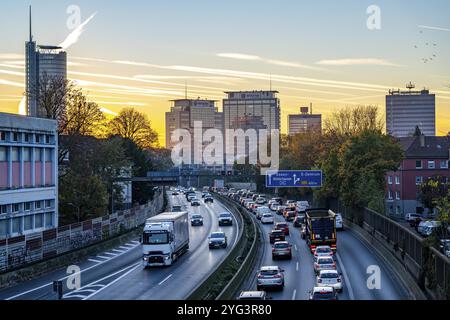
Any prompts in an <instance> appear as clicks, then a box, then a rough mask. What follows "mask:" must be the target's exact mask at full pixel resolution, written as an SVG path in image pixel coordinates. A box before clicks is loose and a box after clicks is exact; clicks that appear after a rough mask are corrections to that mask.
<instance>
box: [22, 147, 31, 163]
mask: <svg viewBox="0 0 450 320" xmlns="http://www.w3.org/2000/svg"><path fill="white" fill-rule="evenodd" d="M23 161H25V162H30V161H31V148H23Z"/></svg>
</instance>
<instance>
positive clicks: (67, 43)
mask: <svg viewBox="0 0 450 320" xmlns="http://www.w3.org/2000/svg"><path fill="white" fill-rule="evenodd" d="M96 14H97V12H96V13H94V14H93V15H91V16H90V17H89V18H87V19H86V21H84V22H83V23H82V24H80V25H79V26H78V27H76V28H75V29H74V30H73V31H72V32H71V33H70V34H69V35H68V36H67V38H66V39H65V40H64V41H63V42H62V43H61V44H59V46H60V47H62V48H63V49H64V50H67V49H68V48H69V47H71V46H73V45H74V44H75V43H77V42H78V39H79V38H80V36H81V35H82V33H83V32H84V27H86V25H87V24H88V23H89V22H90V21H91V20H92V19H94V17H95V15H96Z"/></svg>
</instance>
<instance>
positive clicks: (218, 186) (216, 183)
mask: <svg viewBox="0 0 450 320" xmlns="http://www.w3.org/2000/svg"><path fill="white" fill-rule="evenodd" d="M213 187H214V188H216V190H217V189H221V188H224V187H225V181H224V180H219V179H215V180H214V185H213Z"/></svg>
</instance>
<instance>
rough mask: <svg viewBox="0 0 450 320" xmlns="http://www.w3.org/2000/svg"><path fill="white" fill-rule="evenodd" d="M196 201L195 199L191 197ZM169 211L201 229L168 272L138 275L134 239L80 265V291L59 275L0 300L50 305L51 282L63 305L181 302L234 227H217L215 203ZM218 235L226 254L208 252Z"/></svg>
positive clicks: (2, 294)
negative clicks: (196, 218) (189, 217)
mask: <svg viewBox="0 0 450 320" xmlns="http://www.w3.org/2000/svg"><path fill="white" fill-rule="evenodd" d="M197 196H198V198H199V199H201V197H200V193H198V194H197ZM169 201H170V202H171V204H173V205H182V206H184V207H185V208H186V210H187V211H189V213H190V214H192V213H200V214H202V216H203V218H204V226H203V227H191V226H189V228H190V249H189V251H188V253H186V254H184V255H183V256H182V257H180V259H179V260H178V261H177V262H176V263H175V264H174V265H172V266H171V267H165V268H151V269H144V268H143V266H142V264H141V259H142V251H141V250H142V249H141V245H140V243H139V241H138V239H136V240H133V241H130V242H129V243H127V244H125V245H123V246H120V247H118V248H114V249H112V250H109V251H107V252H104V253H101V254H99V255H97V256H94V257H89V258H88V259H86V261H84V262H82V263H80V264H79V265H78V266H79V267H80V270H81V271H80V275H81V278H80V280H81V287H80V288H78V289H68V287H67V277H68V275H67V273H66V270H65V269H64V270H59V271H56V272H52V273H50V274H47V275H44V276H42V277H39V278H36V279H33V280H30V281H26V282H24V283H21V284H19V285H17V286H14V287H10V288H6V289H3V290H1V291H0V299H2V300H54V299H56V296H55V294H54V293H53V292H52V282H53V281H54V280H63V284H64V296H63V299H65V300H183V299H186V298H187V296H188V294H189V293H190V292H191V291H192V290H193V289H194V288H195V287H196V286H197V285H198V284H199V283H201V282H202V281H203V280H204V279H205V278H206V277H207V276H208V275H209V274H210V273H211V272H212V271H213V270H214V268H215V267H216V266H217V265H219V264H220V262H221V261H222V260H223V259H224V258H225V257H226V255H227V253H229V252H230V250H231V249H232V248H233V247H234V245H235V244H236V241H237V237H238V233H239V231H238V229H237V228H238V227H237V223H236V221H234V222H235V223H234V224H233V226H232V227H221V228H219V227H218V214H219V213H220V212H224V211H227V210H226V209H225V207H224V206H223V205H221V204H220V203H217V202H215V203H213V204H204V203H203V201H201V206H200V207H191V206H190V204H189V203H188V202H187V201H186V200H185V197H184V195H179V196H172V195H171V193H169ZM213 231H224V232H225V233H226V235H227V238H228V243H229V245H228V248H227V249H218V250H209V248H208V239H207V238H208V236H209V234H210V233H211V232H213Z"/></svg>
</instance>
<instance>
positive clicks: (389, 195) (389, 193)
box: [388, 190, 392, 200]
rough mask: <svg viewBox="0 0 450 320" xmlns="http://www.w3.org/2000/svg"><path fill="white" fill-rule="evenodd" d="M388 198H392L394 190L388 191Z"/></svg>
mask: <svg viewBox="0 0 450 320" xmlns="http://www.w3.org/2000/svg"><path fill="white" fill-rule="evenodd" d="M388 199H389V200H392V191H391V190H389V191H388Z"/></svg>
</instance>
